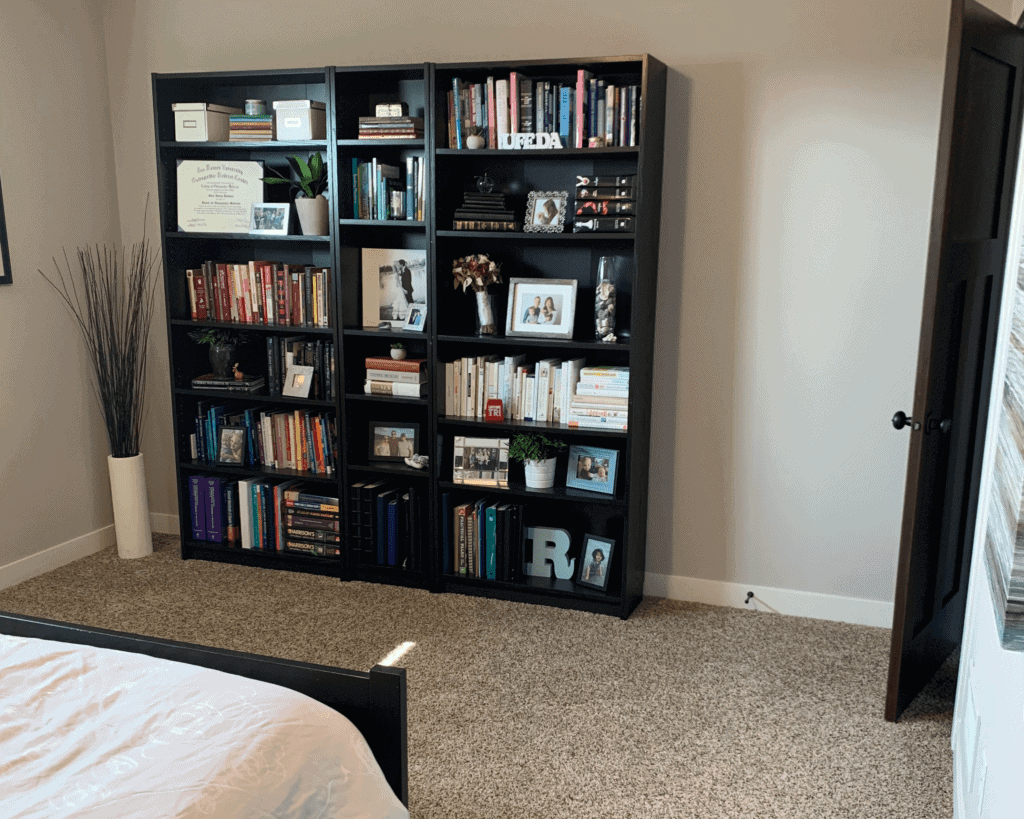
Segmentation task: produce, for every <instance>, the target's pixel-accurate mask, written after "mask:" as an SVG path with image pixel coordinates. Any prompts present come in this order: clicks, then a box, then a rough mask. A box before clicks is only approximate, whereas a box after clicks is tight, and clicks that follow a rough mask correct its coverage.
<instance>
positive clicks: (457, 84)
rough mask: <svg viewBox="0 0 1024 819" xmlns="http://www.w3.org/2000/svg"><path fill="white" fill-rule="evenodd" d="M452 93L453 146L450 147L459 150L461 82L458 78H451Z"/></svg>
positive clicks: (460, 142)
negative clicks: (453, 118)
mask: <svg viewBox="0 0 1024 819" xmlns="http://www.w3.org/2000/svg"><path fill="white" fill-rule="evenodd" d="M452 91H454V92H455V93H454V94H453V95H452V97H453V99H454V102H453V103H452V105H453V107H454V112H453V113H454V117H455V144H454V145H452V147H453V148H461V147H462V111H461V109H460V104H461V103H460V100H459V95H460V93H461V92H462V82H461V81H460V80H459V78H458V77H453V78H452Z"/></svg>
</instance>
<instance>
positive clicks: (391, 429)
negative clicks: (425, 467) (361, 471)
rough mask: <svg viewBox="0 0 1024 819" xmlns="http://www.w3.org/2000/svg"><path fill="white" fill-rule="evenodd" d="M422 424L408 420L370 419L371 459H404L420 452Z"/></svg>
mask: <svg viewBox="0 0 1024 819" xmlns="http://www.w3.org/2000/svg"><path fill="white" fill-rule="evenodd" d="M419 437H420V425H419V424H414V423H410V422H408V421H398V422H395V423H393V424H382V423H380V422H379V421H370V454H369V458H370V460H371V461H404V460H405V459H406V458H411V457H412V456H413V455H415V454H417V452H418V447H417V444H418V441H419Z"/></svg>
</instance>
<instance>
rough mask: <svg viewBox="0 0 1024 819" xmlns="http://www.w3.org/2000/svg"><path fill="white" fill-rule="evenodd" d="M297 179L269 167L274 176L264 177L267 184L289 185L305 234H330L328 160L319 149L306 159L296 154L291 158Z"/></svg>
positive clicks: (289, 159) (289, 161) (289, 158)
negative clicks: (325, 159) (325, 160)
mask: <svg viewBox="0 0 1024 819" xmlns="http://www.w3.org/2000/svg"><path fill="white" fill-rule="evenodd" d="M288 164H290V165H291V166H292V170H293V171H294V172H295V176H296V177H298V180H297V181H296V180H294V179H289V178H288V177H286V176H282V175H281V174H279V173H278V172H277V171H275V170H274V169H273V168H268V170H269V171H270V172H271V173H273V174H276V175H275V176H265V177H263V181H264V182H266V183H267V184H268V185H289V186H290V187H291V193H292V194H293V198H294V201H295V212H296V213H297V214H298V215H299V224H300V225H301V226H302V233H303V235H304V236H326V235H327V233H328V218H327V197H325V196H324V192H325V191H326V190H327V163H326V162H324V158H323V157H322V156H321V155H320V152H319V151H317V152H316V153H315V154H310V156H309V161H308V162H307V161H306V160H305V159H303V158H302V157H301V156H298V155H297V154H293V155H292V156H289V157H288Z"/></svg>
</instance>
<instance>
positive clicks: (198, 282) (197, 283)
mask: <svg viewBox="0 0 1024 819" xmlns="http://www.w3.org/2000/svg"><path fill="white" fill-rule="evenodd" d="M192 273H193V276H192V285H193V286H194V287H195V291H196V316H195V318H196V321H206V319H208V318H209V317H210V302H209V295H208V294H207V292H206V278H205V276H203V274H202V271H201V270H194V271H192Z"/></svg>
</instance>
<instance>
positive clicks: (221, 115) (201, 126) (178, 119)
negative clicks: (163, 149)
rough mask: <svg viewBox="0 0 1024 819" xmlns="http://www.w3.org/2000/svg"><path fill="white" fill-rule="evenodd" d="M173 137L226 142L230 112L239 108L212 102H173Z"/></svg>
mask: <svg viewBox="0 0 1024 819" xmlns="http://www.w3.org/2000/svg"><path fill="white" fill-rule="evenodd" d="M171 108H172V109H173V110H174V138H175V139H176V140H177V141H178V142H227V141H228V140H229V139H230V138H231V122H230V120H229V119H228V117H230V116H231V115H232V114H241V113H242V109H241V108H231V107H229V106H227V105H214V104H213V103H212V102H175V103H173V104H172V105H171Z"/></svg>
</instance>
